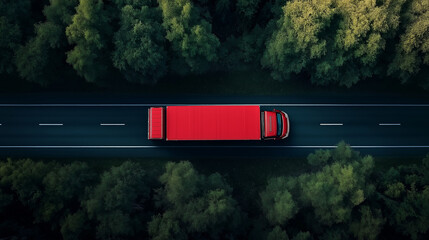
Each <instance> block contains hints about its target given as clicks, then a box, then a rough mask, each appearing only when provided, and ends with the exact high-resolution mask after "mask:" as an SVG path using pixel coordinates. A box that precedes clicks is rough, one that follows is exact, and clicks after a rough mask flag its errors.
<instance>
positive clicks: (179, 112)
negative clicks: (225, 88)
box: [166, 105, 261, 140]
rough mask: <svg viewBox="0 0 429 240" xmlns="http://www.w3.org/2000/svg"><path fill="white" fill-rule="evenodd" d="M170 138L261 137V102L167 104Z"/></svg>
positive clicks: (249, 138)
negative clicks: (199, 104)
mask: <svg viewBox="0 0 429 240" xmlns="http://www.w3.org/2000/svg"><path fill="white" fill-rule="evenodd" d="M166 119H167V120H166V122H167V124H166V133H167V140H260V139H261V112H260V107H259V106H230V105H228V106H225V105H218V106H167V114H166Z"/></svg>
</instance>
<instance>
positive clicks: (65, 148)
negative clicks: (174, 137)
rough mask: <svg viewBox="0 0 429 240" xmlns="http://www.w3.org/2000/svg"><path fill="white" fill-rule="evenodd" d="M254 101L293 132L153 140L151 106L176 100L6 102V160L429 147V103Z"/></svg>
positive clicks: (1, 109) (403, 151) (385, 151)
mask: <svg viewBox="0 0 429 240" xmlns="http://www.w3.org/2000/svg"><path fill="white" fill-rule="evenodd" d="M249 104H256V105H261V108H262V109H263V110H264V109H266V110H272V109H273V108H275V109H279V110H283V111H285V112H286V113H288V115H289V117H290V124H291V132H290V135H289V137H288V138H287V139H286V140H284V141H250V142H249V141H233V142H193V141H191V142H165V141H149V140H148V139H147V109H148V107H150V106H165V105H182V104H177V103H176V104H169V103H165V104H130V103H126V104H84V103H81V104H0V136H1V137H0V157H8V156H12V157H14V156H19V157H169V158H171V157H175V158H183V159H185V158H189V157H216V156H231V157H265V156H277V157H285V156H295V155H299V156H305V155H306V154H308V152H311V151H314V149H317V148H333V147H335V145H336V144H337V143H338V142H339V141H341V140H344V141H346V142H347V143H349V144H350V145H351V146H353V147H354V148H356V149H358V150H359V151H361V152H364V153H371V154H375V155H378V154H379V155H388V156H392V155H395V156H397V155H398V156H402V155H403V156H420V155H424V154H425V153H427V152H429V121H428V119H429V104H397V103H396V104H386V103H384V104H370V103H365V104H359V103H357V104H356V103H354V104H329V103H325V104H318V103H314V104H312V103H305V104H300V103H290V104H288V103H268V104H267V103H265V104H259V103H257V102H250V103H249ZM234 105H235V104H234Z"/></svg>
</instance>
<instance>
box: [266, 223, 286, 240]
mask: <svg viewBox="0 0 429 240" xmlns="http://www.w3.org/2000/svg"><path fill="white" fill-rule="evenodd" d="M267 240H289V236H288V235H287V233H286V232H285V231H284V230H282V229H281V227H279V226H276V227H275V228H274V229H273V230H272V231H271V232H269V233H268V236H267Z"/></svg>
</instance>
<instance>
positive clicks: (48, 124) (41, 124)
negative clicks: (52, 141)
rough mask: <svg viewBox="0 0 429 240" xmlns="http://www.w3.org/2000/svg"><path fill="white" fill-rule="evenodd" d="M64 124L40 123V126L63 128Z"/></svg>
mask: <svg viewBox="0 0 429 240" xmlns="http://www.w3.org/2000/svg"><path fill="white" fill-rule="evenodd" d="M63 125H64V124H62V123H39V126H63Z"/></svg>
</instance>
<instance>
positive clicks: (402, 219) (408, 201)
mask: <svg viewBox="0 0 429 240" xmlns="http://www.w3.org/2000/svg"><path fill="white" fill-rule="evenodd" d="M428 160H429V155H428V156H427V157H426V158H425V159H423V161H422V164H421V165H411V166H400V167H398V168H396V169H391V170H389V171H388V172H386V173H385V174H384V175H382V178H381V179H379V180H378V182H379V189H378V192H379V196H380V198H381V199H382V203H383V204H384V209H385V212H386V214H385V216H386V218H387V220H388V223H389V224H390V225H391V226H393V227H394V229H395V230H397V231H398V233H400V234H403V235H404V236H406V237H411V238H412V239H419V237H420V236H422V235H423V234H426V233H427V232H428V230H429V164H428V162H429V161H428Z"/></svg>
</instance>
